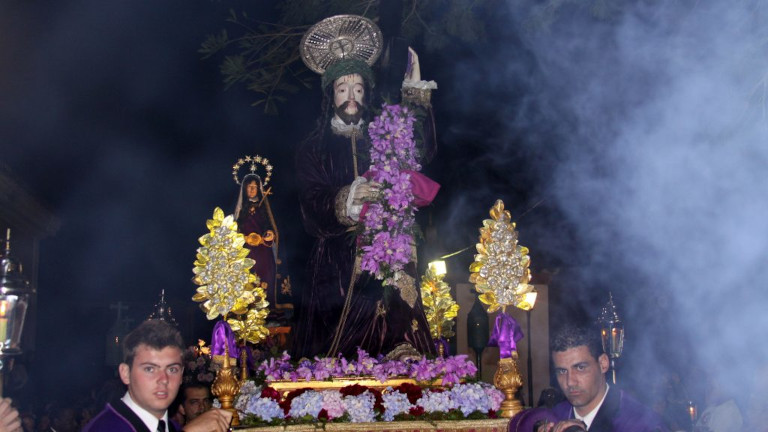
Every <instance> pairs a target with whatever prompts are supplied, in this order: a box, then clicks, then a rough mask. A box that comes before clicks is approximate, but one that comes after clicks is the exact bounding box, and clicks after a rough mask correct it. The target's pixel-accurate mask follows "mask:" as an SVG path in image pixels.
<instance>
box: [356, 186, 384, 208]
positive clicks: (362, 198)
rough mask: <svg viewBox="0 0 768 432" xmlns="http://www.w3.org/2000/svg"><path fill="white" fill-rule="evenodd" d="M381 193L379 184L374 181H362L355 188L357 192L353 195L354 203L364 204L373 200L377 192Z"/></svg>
mask: <svg viewBox="0 0 768 432" xmlns="http://www.w3.org/2000/svg"><path fill="white" fill-rule="evenodd" d="M378 193H379V184H378V183H376V182H373V181H368V182H365V183H360V184H359V185H357V188H355V194H354V196H353V197H352V204H354V205H362V204H363V203H365V202H369V201H373V199H374V198H375V197H376V194H378Z"/></svg>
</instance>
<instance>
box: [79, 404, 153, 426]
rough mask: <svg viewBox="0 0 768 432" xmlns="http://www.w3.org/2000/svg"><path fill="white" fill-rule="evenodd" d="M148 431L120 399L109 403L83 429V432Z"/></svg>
mask: <svg viewBox="0 0 768 432" xmlns="http://www.w3.org/2000/svg"><path fill="white" fill-rule="evenodd" d="M146 430H147V427H146V426H145V425H144V423H142V422H141V420H140V419H139V418H138V416H136V414H134V413H133V411H131V409H130V408H129V407H128V406H127V405H125V403H124V402H123V401H122V400H120V399H118V400H115V401H112V402H110V403H108V404H107V405H106V406H105V407H104V409H103V410H101V412H100V413H99V414H97V415H96V417H94V418H93V419H92V420H91V421H90V422H89V423H88V424H87V425H85V427H84V428H83V432H111V431H114V432H145V431H146Z"/></svg>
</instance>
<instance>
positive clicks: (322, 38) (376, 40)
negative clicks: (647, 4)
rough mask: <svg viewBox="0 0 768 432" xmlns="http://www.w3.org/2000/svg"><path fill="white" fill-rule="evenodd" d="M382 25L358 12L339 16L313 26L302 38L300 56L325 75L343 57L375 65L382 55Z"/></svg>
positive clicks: (310, 66)
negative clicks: (359, 14) (357, 13)
mask: <svg viewBox="0 0 768 432" xmlns="http://www.w3.org/2000/svg"><path fill="white" fill-rule="evenodd" d="M381 47H382V36H381V30H380V29H379V27H378V26H377V25H376V24H374V22H373V21H371V20H369V19H368V18H365V17H361V16H358V15H336V16H332V17H328V18H326V19H324V20H322V21H320V22H319V23H317V24H315V25H313V26H312V27H311V28H310V29H309V30H308V31H307V32H306V33H304V36H303V37H302V38H301V44H300V45H299V51H300V53H301V59H302V60H303V61H304V64H305V65H307V67H308V68H310V69H311V70H312V71H314V72H316V73H319V74H321V75H322V74H323V73H324V72H325V70H326V69H327V68H328V66H330V65H332V64H334V63H336V62H337V61H340V60H344V59H350V58H354V59H358V60H362V61H364V62H366V63H368V66H372V65H373V64H374V63H375V62H376V60H377V59H378V58H379V55H380V54H381Z"/></svg>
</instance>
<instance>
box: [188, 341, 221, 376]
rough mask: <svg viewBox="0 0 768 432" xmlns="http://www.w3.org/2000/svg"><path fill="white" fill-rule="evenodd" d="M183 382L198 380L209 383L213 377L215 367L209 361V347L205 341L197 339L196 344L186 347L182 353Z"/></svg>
mask: <svg viewBox="0 0 768 432" xmlns="http://www.w3.org/2000/svg"><path fill="white" fill-rule="evenodd" d="M182 358H183V361H184V377H183V381H184V383H185V384H187V383H193V382H199V383H203V384H211V383H212V382H213V379H214V378H215V375H214V372H215V368H214V367H213V364H212V363H211V348H210V347H207V346H205V341H203V340H199V341H198V343H197V346H191V347H189V348H187V349H186V350H185V351H184V353H183V356H182Z"/></svg>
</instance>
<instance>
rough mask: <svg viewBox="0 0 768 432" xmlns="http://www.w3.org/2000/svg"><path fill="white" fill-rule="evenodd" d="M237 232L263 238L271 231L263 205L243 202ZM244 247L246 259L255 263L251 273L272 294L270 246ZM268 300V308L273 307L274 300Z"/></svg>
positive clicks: (271, 297)
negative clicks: (264, 283) (246, 250)
mask: <svg viewBox="0 0 768 432" xmlns="http://www.w3.org/2000/svg"><path fill="white" fill-rule="evenodd" d="M237 230H238V231H239V232H240V233H242V234H243V235H245V236H247V235H248V234H251V233H256V234H258V235H260V236H263V235H264V234H265V233H266V232H267V230H273V229H272V226H271V224H270V222H269V216H268V215H267V212H266V210H265V209H264V205H258V203H257V202H253V201H247V202H245V203H244V204H243V208H242V210H240V216H239V217H238V218H237ZM273 231H274V230H273ZM245 247H246V248H248V249H249V250H250V252H248V258H251V259H253V260H254V261H256V264H254V265H253V267H252V268H251V272H252V273H255V274H256V275H258V276H259V278H260V279H261V281H262V282H266V283H267V292H268V293H272V292H273V291H274V290H275V289H276V288H277V287H275V254H274V252H273V250H272V246H267V245H263V244H261V245H258V246H251V245H249V244H247V243H246V244H245ZM268 300H269V303H270V306H273V305H274V303H275V298H273V296H268Z"/></svg>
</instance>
